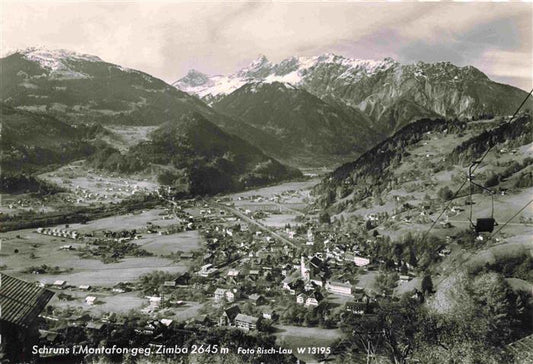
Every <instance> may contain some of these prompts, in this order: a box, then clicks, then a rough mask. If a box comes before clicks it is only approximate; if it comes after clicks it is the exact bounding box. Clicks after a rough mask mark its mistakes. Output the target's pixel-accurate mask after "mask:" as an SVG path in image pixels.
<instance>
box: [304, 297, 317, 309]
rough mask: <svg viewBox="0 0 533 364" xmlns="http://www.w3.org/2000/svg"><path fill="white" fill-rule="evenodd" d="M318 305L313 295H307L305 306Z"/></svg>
mask: <svg viewBox="0 0 533 364" xmlns="http://www.w3.org/2000/svg"><path fill="white" fill-rule="evenodd" d="M316 306H318V300H317V299H316V298H315V297H307V299H306V300H305V307H316Z"/></svg>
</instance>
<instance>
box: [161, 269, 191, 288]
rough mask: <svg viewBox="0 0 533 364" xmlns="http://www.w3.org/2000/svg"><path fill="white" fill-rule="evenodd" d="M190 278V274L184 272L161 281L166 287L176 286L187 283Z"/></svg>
mask: <svg viewBox="0 0 533 364" xmlns="http://www.w3.org/2000/svg"><path fill="white" fill-rule="evenodd" d="M190 279H191V275H190V274H189V273H188V272H185V273H183V274H180V275H179V276H177V277H176V278H174V279H173V280H170V281H165V282H164V283H163V285H164V286H166V287H176V286H180V285H181V286H185V285H187V284H189V280H190Z"/></svg>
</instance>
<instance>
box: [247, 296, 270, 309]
mask: <svg viewBox="0 0 533 364" xmlns="http://www.w3.org/2000/svg"><path fill="white" fill-rule="evenodd" d="M248 299H249V300H250V301H252V303H253V304H254V305H256V306H262V305H266V303H267V300H266V298H265V297H264V296H262V295H259V294H257V293H254V294H251V295H250V296H249V297H248Z"/></svg>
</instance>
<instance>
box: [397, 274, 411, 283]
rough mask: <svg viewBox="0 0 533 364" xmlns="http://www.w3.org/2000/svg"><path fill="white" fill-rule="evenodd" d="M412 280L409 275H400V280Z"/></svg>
mask: <svg viewBox="0 0 533 364" xmlns="http://www.w3.org/2000/svg"><path fill="white" fill-rule="evenodd" d="M410 280H411V277H410V276H408V275H405V274H404V275H400V282H409V281H410Z"/></svg>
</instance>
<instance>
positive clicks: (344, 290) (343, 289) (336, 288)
mask: <svg viewBox="0 0 533 364" xmlns="http://www.w3.org/2000/svg"><path fill="white" fill-rule="evenodd" d="M326 290H327V291H328V292H330V293H333V294H338V295H341V296H351V295H352V285H351V284H350V283H342V282H337V281H331V282H327V283H326Z"/></svg>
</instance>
